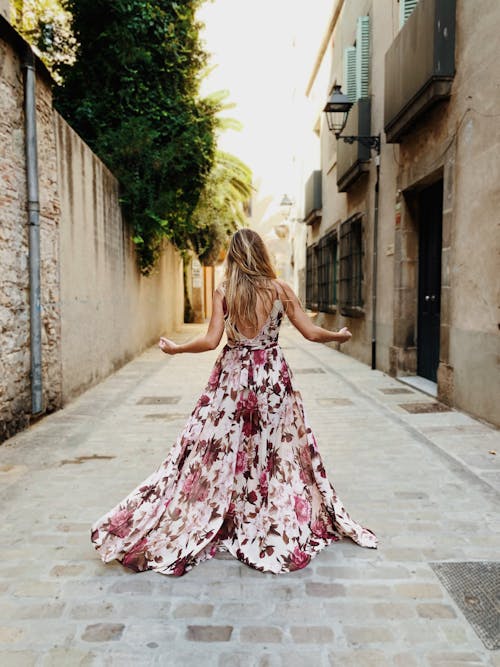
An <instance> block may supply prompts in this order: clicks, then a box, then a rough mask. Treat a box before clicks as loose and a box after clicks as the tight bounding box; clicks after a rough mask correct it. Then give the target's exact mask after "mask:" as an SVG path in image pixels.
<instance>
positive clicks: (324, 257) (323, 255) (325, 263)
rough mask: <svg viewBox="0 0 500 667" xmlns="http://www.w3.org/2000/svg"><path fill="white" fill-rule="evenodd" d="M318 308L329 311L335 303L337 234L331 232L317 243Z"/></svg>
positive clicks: (333, 307) (333, 308)
mask: <svg viewBox="0 0 500 667" xmlns="http://www.w3.org/2000/svg"><path fill="white" fill-rule="evenodd" d="M318 249H319V253H318V310H320V311H322V312H325V313H327V312H331V311H332V310H335V306H336V304H337V274H338V271H337V263H338V245H337V234H336V233H335V232H332V233H330V234H327V235H326V236H324V237H323V238H322V239H321V241H320V242H319V243H318Z"/></svg>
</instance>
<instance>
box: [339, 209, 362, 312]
mask: <svg viewBox="0 0 500 667" xmlns="http://www.w3.org/2000/svg"><path fill="white" fill-rule="evenodd" d="M339 254H340V277H339V305H340V312H341V313H342V314H343V315H351V316H353V315H354V316H355V315H356V314H360V313H359V309H361V308H362V307H363V298H362V284H363V243H362V225H361V216H360V215H359V214H356V215H355V216H352V217H351V218H349V219H348V220H346V221H345V222H343V223H342V225H341V226H340V248H339Z"/></svg>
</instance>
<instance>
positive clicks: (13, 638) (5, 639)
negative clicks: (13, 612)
mask: <svg viewBox="0 0 500 667" xmlns="http://www.w3.org/2000/svg"><path fill="white" fill-rule="evenodd" d="M23 636H24V630H23V629H22V628H16V627H10V626H7V625H6V626H0V644H16V643H17V642H19V641H20V640H21V639H22V638H23Z"/></svg>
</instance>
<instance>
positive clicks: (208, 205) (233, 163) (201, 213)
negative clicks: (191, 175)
mask: <svg viewBox="0 0 500 667" xmlns="http://www.w3.org/2000/svg"><path fill="white" fill-rule="evenodd" d="M251 195H252V172H251V171H250V169H249V168H248V167H247V166H246V165H245V164H244V163H243V162H242V161H241V160H240V159H238V158H237V157H235V156H234V155H231V154H230V153H224V152H222V151H217V153H216V156H215V163H214V166H213V168H212V170H211V172H210V174H209V176H208V179H207V182H206V183H205V187H204V188H203V190H202V192H201V195H200V198H199V200H198V204H197V206H196V208H195V210H194V213H193V222H194V224H195V226H196V228H197V232H196V233H195V234H193V238H192V241H193V246H194V249H195V251H196V253H197V255H198V256H199V258H200V261H201V262H202V263H203V264H206V265H211V264H215V262H216V260H217V258H218V257H219V255H220V252H221V250H222V249H223V248H225V247H226V246H227V243H228V239H229V237H230V235H231V234H232V233H233V232H234V231H236V229H237V228H238V227H239V226H241V225H244V224H245V223H246V216H245V212H244V204H245V203H246V202H247V201H248V200H249V199H250V197H251Z"/></svg>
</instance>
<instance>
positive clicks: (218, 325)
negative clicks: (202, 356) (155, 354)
mask: <svg viewBox="0 0 500 667" xmlns="http://www.w3.org/2000/svg"><path fill="white" fill-rule="evenodd" d="M222 300H223V296H222V294H221V293H220V292H219V290H215V292H214V298H213V304H212V317H211V318H210V322H209V325H208V329H207V332H206V334H204V335H203V336H197V337H196V338H194V339H193V340H192V341H189V343H181V344H180V345H177V343H174V341H173V340H169V339H168V338H163V337H162V338H160V342H159V343H158V347H159V348H160V350H161V351H162V352H165V354H179V353H181V352H208V350H215V348H216V347H217V345H218V344H219V343H220V340H221V338H222V334H223V333H224V309H223V306H222Z"/></svg>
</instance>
